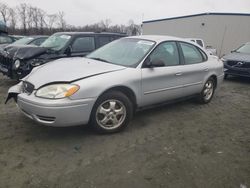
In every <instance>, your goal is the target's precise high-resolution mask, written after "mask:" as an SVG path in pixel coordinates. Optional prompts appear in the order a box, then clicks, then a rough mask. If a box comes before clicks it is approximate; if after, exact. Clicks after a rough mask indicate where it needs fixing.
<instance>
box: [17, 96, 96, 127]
mask: <svg viewBox="0 0 250 188" xmlns="http://www.w3.org/2000/svg"><path fill="white" fill-rule="evenodd" d="M94 102H95V99H94V98H89V99H80V100H71V99H69V98H66V99H58V100H53V101H52V100H49V99H41V98H38V97H35V96H34V95H32V94H31V95H27V94H25V93H22V94H19V95H18V98H17V104H18V107H19V108H20V110H21V112H22V113H23V114H24V115H26V116H27V117H29V118H30V119H32V120H34V121H36V122H38V123H40V124H43V125H48V126H54V127H67V126H74V125H81V124H86V123H88V121H89V118H90V114H91V110H92V107H93V105H94Z"/></svg>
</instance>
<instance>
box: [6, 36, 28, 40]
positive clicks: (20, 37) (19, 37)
mask: <svg viewBox="0 0 250 188" xmlns="http://www.w3.org/2000/svg"><path fill="white" fill-rule="evenodd" d="M10 36H11V37H13V38H14V39H15V41H17V40H19V39H22V38H24V37H25V36H23V35H10Z"/></svg>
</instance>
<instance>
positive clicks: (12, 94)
mask: <svg viewBox="0 0 250 188" xmlns="http://www.w3.org/2000/svg"><path fill="white" fill-rule="evenodd" d="M22 91H23V82H22V81H21V82H19V83H18V84H17V85H14V86H12V87H11V88H10V89H9V90H8V94H7V98H6V100H5V104H7V102H8V101H9V100H10V99H12V98H13V99H14V101H15V102H16V103H17V96H18V95H19V94H20V93H22Z"/></svg>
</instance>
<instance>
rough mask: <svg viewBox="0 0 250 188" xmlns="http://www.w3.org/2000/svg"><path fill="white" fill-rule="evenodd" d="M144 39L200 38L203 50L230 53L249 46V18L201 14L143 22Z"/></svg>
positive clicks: (245, 15)
mask: <svg viewBox="0 0 250 188" xmlns="http://www.w3.org/2000/svg"><path fill="white" fill-rule="evenodd" d="M142 32H143V34H144V35H151V34H157V35H171V36H177V37H182V38H201V39H203V40H204V42H205V45H206V46H212V47H213V48H216V49H217V55H218V56H222V55H223V54H226V53H229V52H230V51H231V50H233V49H236V48H237V47H239V46H240V45H242V44H243V43H246V42H250V14H237V13H204V14H195V15H189V16H182V17H174V18H166V19H159V20H150V21H144V22H143V24H142Z"/></svg>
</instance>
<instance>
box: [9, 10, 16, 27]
mask: <svg viewBox="0 0 250 188" xmlns="http://www.w3.org/2000/svg"><path fill="white" fill-rule="evenodd" d="M9 22H10V23H9V26H10V28H11V29H12V30H15V29H16V25H17V14H16V11H15V9H14V8H9Z"/></svg>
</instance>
